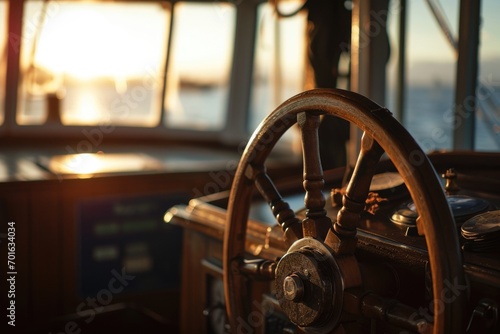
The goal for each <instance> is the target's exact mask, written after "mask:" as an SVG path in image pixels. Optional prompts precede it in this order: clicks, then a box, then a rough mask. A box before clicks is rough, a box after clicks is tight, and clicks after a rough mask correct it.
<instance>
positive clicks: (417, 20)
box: [389, 1, 458, 152]
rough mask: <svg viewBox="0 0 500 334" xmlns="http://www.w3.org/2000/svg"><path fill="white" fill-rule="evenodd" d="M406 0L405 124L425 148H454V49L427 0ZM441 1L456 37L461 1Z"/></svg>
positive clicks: (430, 149) (394, 18) (425, 149)
mask: <svg viewBox="0 0 500 334" xmlns="http://www.w3.org/2000/svg"><path fill="white" fill-rule="evenodd" d="M438 3H439V2H438ZM407 4H408V6H409V8H408V12H407V14H408V17H407V29H408V30H407V53H406V54H407V75H406V83H407V86H406V101H405V110H404V117H403V120H404V125H405V127H406V128H407V129H408V130H409V131H410V133H411V134H412V135H413V136H414V137H415V139H416V140H417V142H418V143H419V144H420V145H421V147H422V149H423V150H424V151H426V152H429V151H432V150H437V149H451V147H452V142H453V137H452V136H453V133H452V132H453V104H454V98H455V96H454V87H455V72H456V69H455V67H456V56H455V51H454V49H453V47H452V46H451V44H450V43H449V42H448V41H447V39H446V38H445V34H444V33H443V31H442V30H441V28H440V27H439V25H438V23H437V21H436V19H435V18H434V16H433V15H432V12H431V10H430V8H429V6H428V4H427V3H426V1H408V2H407ZM441 4H442V8H443V13H445V15H446V17H447V21H449V22H448V25H449V26H450V29H452V31H451V33H452V35H453V36H455V38H456V36H457V33H458V30H457V24H458V16H457V15H458V2H457V1H442V2H441ZM396 9H397V8H396ZM393 10H395V8H393ZM398 15H399V13H398V12H396V13H395V15H394V17H393V18H392V19H391V20H392V21H393V22H394V23H395V22H397V19H398ZM390 16H391V14H389V17H390ZM451 23H453V24H451Z"/></svg>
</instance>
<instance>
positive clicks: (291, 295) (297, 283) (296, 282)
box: [283, 274, 304, 302]
mask: <svg viewBox="0 0 500 334" xmlns="http://www.w3.org/2000/svg"><path fill="white" fill-rule="evenodd" d="M283 294H284V297H285V298H286V299H288V300H290V301H293V302H298V301H300V300H302V297H303V296H304V283H303V282H302V279H301V278H300V277H299V276H298V275H297V274H291V275H289V276H287V277H285V280H284V281H283Z"/></svg>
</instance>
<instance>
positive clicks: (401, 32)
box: [394, 0, 406, 123]
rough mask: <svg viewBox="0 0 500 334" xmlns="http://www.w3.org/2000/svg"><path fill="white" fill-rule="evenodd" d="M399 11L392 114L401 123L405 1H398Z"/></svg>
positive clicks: (403, 84)
mask: <svg viewBox="0 0 500 334" xmlns="http://www.w3.org/2000/svg"><path fill="white" fill-rule="evenodd" d="M399 3H400V11H399V33H398V35H399V36H398V45H399V51H398V69H397V84H396V89H397V91H396V101H395V102H396V103H395V110H394V114H395V116H396V118H397V119H398V120H399V121H400V122H401V123H403V117H404V109H405V88H406V83H405V81H406V79H405V76H406V0H400V1H399Z"/></svg>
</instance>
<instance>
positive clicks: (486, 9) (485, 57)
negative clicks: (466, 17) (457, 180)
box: [475, 0, 500, 151]
mask: <svg viewBox="0 0 500 334" xmlns="http://www.w3.org/2000/svg"><path fill="white" fill-rule="evenodd" d="M498 13H500V2H499V1H498V0H483V2H482V3H481V34H480V37H479V38H480V49H479V58H480V59H479V78H478V90H477V93H476V95H477V100H476V101H477V106H478V111H477V121H476V138H475V139H476V149H477V150H481V151H499V150H500V22H499V20H498Z"/></svg>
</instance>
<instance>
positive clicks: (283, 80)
mask: <svg viewBox="0 0 500 334" xmlns="http://www.w3.org/2000/svg"><path fill="white" fill-rule="evenodd" d="M302 3H303V1H286V2H281V6H283V8H281V10H282V11H284V12H293V10H294V9H296V8H297V7H298V6H299V5H300V4H302ZM286 7H289V8H286ZM306 37H307V12H306V11H302V12H300V13H298V14H297V15H294V16H292V17H288V18H280V19H278V18H277V16H276V14H275V13H274V9H273V7H272V5H270V4H269V3H263V4H261V5H260V7H259V12H258V26H257V38H256V45H255V65H254V78H253V85H252V98H251V103H250V121H249V125H248V126H249V131H253V130H254V129H255V128H256V127H257V126H258V125H259V123H260V122H261V121H262V120H263V119H264V118H265V117H266V115H267V114H269V113H270V112H271V111H273V110H274V109H275V108H276V107H277V106H278V105H280V104H281V103H282V102H284V101H285V100H287V99H288V98H290V97H292V96H294V95H295V94H298V93H300V92H302V91H304V83H305V72H306V64H307V60H306V56H307V54H306V52H307V51H306V50H307V40H306Z"/></svg>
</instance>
